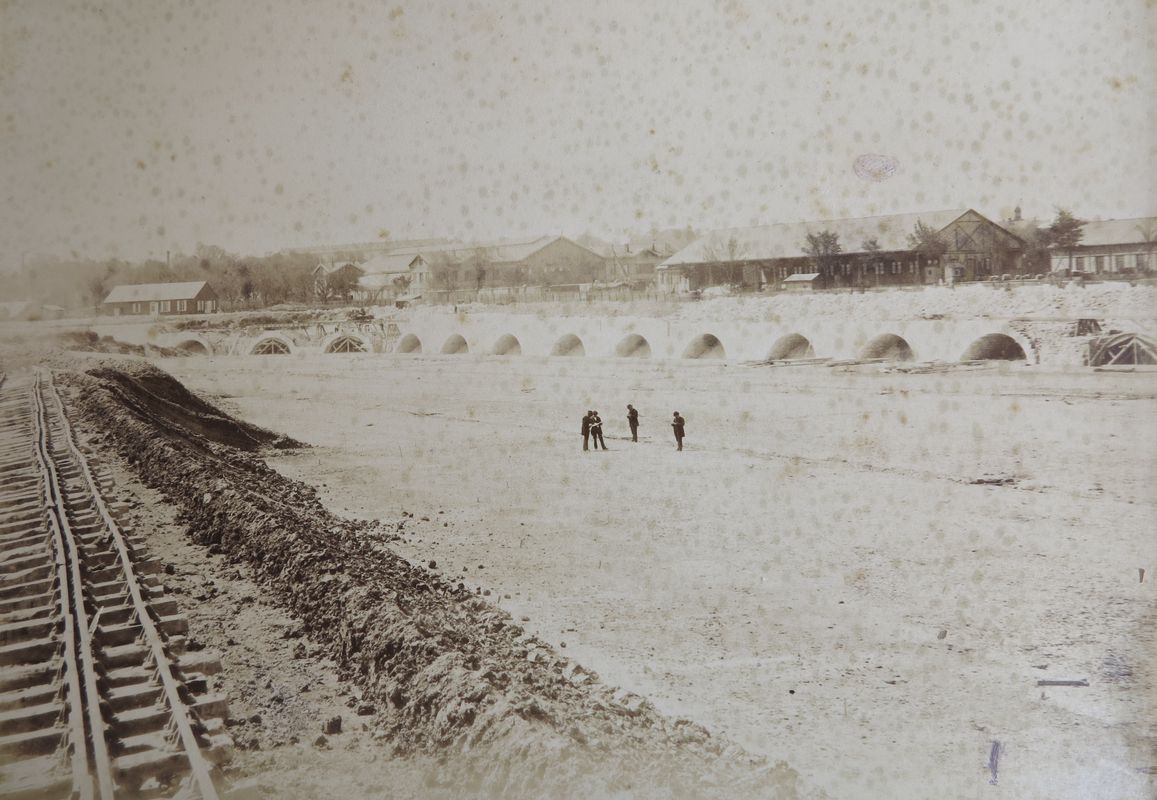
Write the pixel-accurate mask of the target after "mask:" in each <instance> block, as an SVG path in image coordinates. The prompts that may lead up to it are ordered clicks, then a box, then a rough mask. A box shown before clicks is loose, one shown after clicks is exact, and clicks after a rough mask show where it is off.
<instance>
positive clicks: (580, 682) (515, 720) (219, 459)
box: [62, 363, 801, 798]
mask: <svg viewBox="0 0 1157 800" xmlns="http://www.w3.org/2000/svg"><path fill="white" fill-rule="evenodd" d="M62 382H63V383H65V385H66V386H67V387H68V390H69V391H68V396H69V399H70V404H71V405H72V406H73V408H74V409H75V410H77V411H79V412H80V416H82V418H83V422H84V426H85V428H86V429H87V430H88V431H89V432H90V433H91V435H92V437H93V438H94V439H96V440H98V441H99V442H100V443H102V444H103V445H104V446H106V447H111V448H115V450H116V451H117V452H119V453H120V455H121V456H122V457H123V458H124V459H126V460H127V461H128V462H129V463H130V464H131V465H132V466H133V467H134V468H135V470H136V471H137V472H138V474H139V475H140V477H141V479H142V480H143V481H144V482H146V483H148V484H150V485H151V486H153V487H155V488H157V489H159V490H160V491H161V492H163V493H164V495H165V496H166V497H167V498H168V500H169V501H170V502H172V503H174V504H175V505H176V506H177V507H178V508H179V509H180V513H181V516H182V521H183V522H184V523H185V524H186V525H187V526H188V529H189V533H190V535H191V536H192V537H193V538H194V539H195V540H196V541H197V542H199V543H200V544H203V545H205V546H207V547H209V548H211V549H213V550H214V551H217V552H221V553H223V554H225V555H226V557H227V558H229V559H230V560H232V561H234V562H237V563H243V564H245V565H247V566H248V567H249V568H250V569H251V570H252V572H253V574H254V575H255V577H256V578H257V580H258V581H260V582H261V583H262V584H263V585H264V587H265V588H266V590H267V591H268V593H269V595H270V597H271V598H273V599H275V600H276V601H277V602H279V603H280V604H282V605H284V606H285V607H286V608H288V609H289V610H291V611H292V612H293V613H294V614H295V615H297V616H298V617H299V618H300V619H301V620H302V621H303V623H304V625H305V627H306V628H307V630H308V631H309V632H310V634H311V635H312V636H313V637H314V638H316V639H317V640H318V641H320V642H322V643H324V645H325V646H326V647H327V648H328V651H329V655H331V656H332V657H333V658H334V659H335V660H336V661H337V662H338V663H339V664H340V665H341V667H342V669H343V670H344V672H345V674H346V675H347V676H348V677H349V678H350V679H351V680H353V681H355V682H357V683H358V684H359V685H360V686H361V687H362V690H363V692H364V693H365V695H366V696H367V697H369V698H372V699H373V700H374V701H375V703H376V704H377V708H378V720H377V724H378V727H379V730H381V731H383V732H384V734H385V735H386V738H387V740H388V741H389V742H390V743H392V745H393V748H394V749H395V751H397V752H398V753H400V754H405V753H423V754H427V755H430V754H433V755H436V756H438V757H439V758H443V759H444V760H445V770H444V774H443V776H442V778H441V780H442V781H445V782H447V785H454V786H456V787H461V790H462V794H463V795H464V796H466V795H469V796H495V797H499V796H500V797H540V796H552V797H592V796H608V795H614V794H618V793H623V794H624V795H626V796H631V797H640V798H645V797H720V798H722V797H736V796H744V797H747V796H758V797H798V796H801V790H800V788H799V786H798V785H797V779H796V776H795V773H794V772H793V771H792V770H791V769H789V768H788V767H787V766H786V765H783V764H780V765H777V766H771V765H769V764H767V763H764V762H763V761H762V760H760V759H755V758H753V757H751V756H750V755H748V754H747V753H745V752H743V751H742V750H741V749H739V748H738V747H736V746H735V745H733V744H730V743H728V742H727V741H725V740H722V739H719V738H717V737H713V736H711V735H710V733H708V731H706V730H705V729H703V728H702V727H700V726H698V725H696V724H694V723H691V722H688V721H686V720H672V719H669V718H667V717H664V716H663V715H661V714H659V713H658V712H657V711H656V710H655V709H654V708H653V707H652V706H651V705H650V704H649V703H647V702H646V701H645V700H643V699H642V698H639V697H637V696H633V695H629V694H626V693H623V692H621V691H616V690H615V689H614V688H613V687H610V686H607V685H605V684H604V683H602V682H601V681H600V679H599V678H598V676H597V675H595V674H593V673H591V672H589V671H588V670H585V669H583V668H582V667H581V666H580V665H578V664H576V663H574V662H573V661H571V660H569V659H567V658H565V657H563V656H561V655H560V654H559V653H558V652H556V651H555V650H554V649H553V648H552V647H550V646H548V645H546V644H545V643H543V642H541V641H539V640H538V639H536V638H535V637H533V636H530V635H527V634H526V633H525V632H524V631H523V630H522V629H521V628H520V627H519V626H518V625H516V624H515V623H514V622H513V621H512V619H511V618H510V616H509V615H508V614H507V613H506V612H504V611H502V610H500V609H498V608H496V607H494V606H492V605H491V604H489V603H487V602H486V601H484V600H483V599H482V598H480V597H477V596H475V595H474V594H472V593H470V592H469V591H467V590H466V589H465V588H464V586H463V585H462V584H453V583H450V582H448V581H446V580H444V579H442V578H441V577H439V576H438V575H437V574H435V573H434V572H432V571H429V570H426V569H424V568H419V567H415V566H412V565H411V564H409V563H407V562H406V561H405V560H404V559H402V558H401V557H399V556H397V555H396V554H394V553H393V552H392V551H391V550H390V548H389V541H390V538H391V535H390V533H389V532H388V531H386V530H384V529H383V527H382V526H381V525H379V524H377V523H364V522H354V521H350V520H345V519H341V518H339V517H336V516H334V515H332V514H330V513H329V512H328V511H326V509H325V508H324V507H322V505H321V504H320V502H319V501H318V499H317V496H316V494H315V492H314V491H313V490H312V489H311V488H310V487H308V486H305V485H303V484H300V483H297V482H295V481H291V480H289V479H287V478H284V477H282V476H281V475H279V474H277V473H276V472H274V471H273V470H271V469H270V468H268V467H267V466H266V464H265V463H264V461H263V460H262V459H261V457H260V451H259V450H258V449H257V448H259V447H261V446H266V445H272V444H275V443H277V442H278V441H281V443H282V444H289V443H288V442H286V441H284V440H278V439H277V438H276V435H275V434H272V433H270V432H268V431H262V430H261V429H255V428H253V427H252V426H247V425H245V424H244V423H240V422H238V421H237V420H234V419H232V418H230V417H228V416H227V415H225V414H223V413H222V412H220V411H219V410H217V409H215V408H213V407H212V406H211V405H210V404H207V403H205V402H204V401H201V400H200V399H198V398H196V397H194V396H192V395H190V394H189V393H188V392H187V391H186V390H185V389H184V387H183V386H181V385H180V384H179V383H178V382H177V381H175V380H174V379H172V378H171V377H170V376H168V375H167V374H165V373H163V372H160V371H159V370H156V369H155V368H152V367H149V366H145V365H143V364H135V363H133V364H117V365H111V366H110V365H107V364H106V365H102V366H100V367H98V368H95V369H91V370H90V371H89V372H88V373H83V374H82V373H71V374H69V375H68V376H66V377H64V379H63V381H62ZM206 420H211V421H212V422H211V424H208V423H206Z"/></svg>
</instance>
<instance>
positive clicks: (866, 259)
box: [856, 237, 883, 287]
mask: <svg viewBox="0 0 1157 800" xmlns="http://www.w3.org/2000/svg"><path fill="white" fill-rule="evenodd" d="M882 249H883V248H882V247H880V242H879V241H878V240H877V239H876V238H875V237H872V238H871V239H865V240H864V241H862V242H860V252H861V255H860V258H859V261H860V270H859V274H858V275H857V276H856V277H857V279H858V281H859V284H858V285H859V286H861V287H863V278H864V275H865V274H866V273H867V271H868V267H873V268H875V267H876V265H877V262H878V261H879V260H880V251H881V250H882ZM879 274H880V273H879V271H876V283H877V284H879V282H880V279H879Z"/></svg>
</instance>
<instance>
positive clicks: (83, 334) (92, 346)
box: [54, 330, 188, 357]
mask: <svg viewBox="0 0 1157 800" xmlns="http://www.w3.org/2000/svg"><path fill="white" fill-rule="evenodd" d="M54 338H55V340H56V344H57V345H58V346H59V347H60V349H62V350H78V351H81V352H85V353H111V354H118V355H131V356H142V357H143V356H145V355H158V356H165V357H176V356H184V355H188V353H186V352H184V351H183V350H174V349H172V348H169V347H160V346H158V345H148V346H147V347H146V346H144V345H139V344H130V343H128V342H121V341H118V340H117V339H114V338H113V337H112V336H100V335H99V334H97V333H96V331H87V330H86V331H66V332H64V333H59V334H57V335H56V336H55V337H54Z"/></svg>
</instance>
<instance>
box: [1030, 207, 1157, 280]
mask: <svg viewBox="0 0 1157 800" xmlns="http://www.w3.org/2000/svg"><path fill="white" fill-rule="evenodd" d="M1154 249H1157V217H1135V218H1133V219H1106V220H1099V221H1093V222H1086V223H1085V224H1084V225H1082V226H1081V241H1080V243H1079V244H1078V245H1077V246H1076V247H1074V248H1072V253H1070V252H1069V251H1068V250H1067V249H1057V250H1054V251H1053V253H1052V269H1053V271H1054V272H1060V271H1062V270H1069V269H1071V270H1072V271H1073V272H1083V273H1087V274H1092V275H1104V274H1113V273H1117V274H1122V273H1123V274H1131V273H1147V272H1150V271H1152V270H1155V269H1157V260H1155V259H1154V252H1153V251H1154ZM1070 256H1071V258H1070Z"/></svg>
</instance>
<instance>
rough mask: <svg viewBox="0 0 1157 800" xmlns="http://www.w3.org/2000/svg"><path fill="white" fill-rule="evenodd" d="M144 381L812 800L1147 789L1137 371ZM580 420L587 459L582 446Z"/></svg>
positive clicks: (1149, 433) (631, 368) (1146, 511)
mask: <svg viewBox="0 0 1157 800" xmlns="http://www.w3.org/2000/svg"><path fill="white" fill-rule="evenodd" d="M161 366H162V367H164V368H165V369H167V370H169V371H170V372H172V373H173V374H174V375H175V376H177V377H178V378H179V379H181V380H182V381H184V382H185V383H186V385H187V386H188V387H189V388H190V389H192V390H194V391H199V392H202V393H204V394H206V395H208V396H210V397H211V398H213V399H216V400H217V401H218V402H220V403H221V405H222V406H223V407H224V408H226V409H229V410H231V411H233V412H235V413H237V414H239V415H240V416H242V417H243V418H245V419H247V420H249V421H251V422H254V423H256V424H258V425H262V426H267V427H270V428H273V429H276V430H279V431H283V432H285V433H287V434H289V435H291V436H293V437H296V438H298V439H301V440H303V441H307V442H309V443H311V444H313V445H314V446H315V447H314V448H312V449H310V450H306V451H300V452H290V453H287V454H285V455H278V456H274V457H273V458H272V460H271V463H272V465H273V466H274V467H275V468H276V469H278V470H280V471H282V472H284V473H285V474H287V475H289V476H291V477H294V478H298V479H300V480H303V481H306V482H308V483H310V484H312V485H314V486H317V487H318V488H319V489H320V491H321V493H322V497H323V499H324V500H325V502H326V503H327V505H329V506H330V507H331V508H332V509H333V510H335V511H337V512H338V513H343V514H347V515H349V516H355V517H362V518H371V519H373V518H381V519H387V520H393V519H396V518H397V517H398V514H399V512H400V511H410V512H413V513H414V515H415V516H414V519H413V523H412V524H410V525H408V526H407V528H406V539H405V541H404V542H402V543H400V544H398V545H396V547H397V549H398V550H399V551H400V552H401V553H402V554H404V555H405V556H407V557H408V558H410V559H411V560H413V561H415V562H421V563H427V562H428V561H430V560H434V561H436V562H437V566H438V569H439V571H441V572H442V573H443V574H445V575H446V576H447V577H453V578H455V579H456V580H462V581H465V582H466V583H467V585H468V586H470V587H481V588H482V589H485V590H487V591H489V592H490V593H491V594H490V599H491V600H492V601H497V602H499V603H500V605H501V606H502V607H504V608H506V609H508V610H509V611H511V613H513V614H515V616H516V618H518V617H522V616H525V617H527V618H529V621H528V622H525V623H522V624H524V626H525V627H526V628H527V629H528V630H531V631H534V632H535V633H537V634H539V635H540V636H541V637H542V638H544V639H545V640H547V641H550V642H552V643H553V644H555V645H556V646H558V647H565V648H566V650H565V652H566V654H567V655H570V656H572V657H574V658H576V659H577V660H578V661H579V662H580V663H583V664H585V665H587V666H589V667H591V668H593V669H595V670H596V671H597V672H599V673H601V674H602V676H603V677H604V679H605V680H606V681H607V682H609V683H617V684H619V685H622V686H625V687H627V688H629V689H632V690H634V691H637V692H640V693H642V694H644V695H645V696H647V697H649V698H650V699H652V700H653V701H654V702H655V703H656V705H657V706H658V707H659V708H660V709H661V710H663V711H665V712H667V713H669V714H672V715H677V716H686V717H689V718H691V719H693V720H695V721H697V722H700V723H703V724H705V725H707V726H708V727H710V728H711V729H713V730H715V731H717V732H721V733H726V734H728V735H729V736H731V737H732V738H733V739H735V740H736V741H737V742H739V743H740V744H742V745H743V746H745V747H747V748H749V749H750V750H752V751H756V752H759V753H764V754H767V755H769V756H770V757H771V758H772V759H773V760H779V759H782V760H785V761H786V762H788V764H790V766H791V767H792V768H793V769H795V770H797V771H798V772H799V774H800V777H801V783H802V784H804V785H806V786H808V787H811V788H812V789H819V790H822V791H825V792H827V793H828V794H830V796H832V797H842V798H854V797H869V796H871V797H936V796H940V797H993V798H997V797H1005V798H1034V797H1041V798H1044V797H1049V798H1088V797H1114V798H1130V797H1147V796H1149V795H1150V794H1151V792H1152V781H1153V780H1154V777H1153V775H1152V774H1150V773H1151V772H1153V771H1154V770H1153V767H1154V765H1157V756H1155V755H1154V737H1153V734H1152V723H1151V720H1152V714H1153V710H1154V700H1155V697H1157V694H1155V689H1154V687H1155V671H1157V646H1155V643H1154V596H1155V593H1157V592H1155V589H1154V579H1153V572H1154V570H1157V559H1155V558H1154V556H1155V554H1157V548H1155V547H1154V532H1155V531H1157V524H1155V523H1157V508H1155V506H1157V496H1155V495H1154V493H1153V490H1152V485H1153V479H1154V477H1157V469H1155V456H1157V425H1154V421H1155V420H1157V375H1155V374H1153V373H1133V374H1108V373H1093V372H1091V371H1087V370H1072V371H1067V372H1064V371H1047V370H1042V369H1039V368H1031V367H1024V366H1007V367H1003V368H996V367H994V368H992V369H981V370H961V371H955V372H947V373H933V374H922V375H905V374H898V373H887V372H880V371H877V370H875V369H873V370H868V371H860V372H855V371H846V372H839V371H834V370H832V369H830V368H827V367H790V368H753V367H742V366H724V365H719V364H702V363H657V362H636V361H629V362H627V361H614V360H599V359H564V358H557V359H530V358H481V359H479V358H475V357H462V356H440V357H438V356H417V357H415V356H383V355H348V356H347V355H318V356H308V357H297V356H286V357H220V358H206V357H195V358H187V359H174V360H166V361H164V362H162V363H161ZM629 402H630V403H633V404H634V405H635V406H636V407H637V408H638V409H639V411H640V414H641V418H642V427H641V430H640V432H641V441H640V442H639V443H638V444H633V443H631V442H629V441H627V439H626V433H627V431H626V421H625V413H626V408H625V407H626V404H627V403H629ZM589 408H595V409H598V410H599V411H600V413H601V414H602V417H603V419H604V420H605V421H606V430H607V444H608V447H609V448H610V450H609V451H608V452H605V453H604V452H597V453H596V452H587V453H584V452H582V451H581V438H580V435H579V423H580V418H581V416H582V415H583V413H584V412H585V411H586V410H587V409H589ZM674 410H678V411H680V412H681V413H682V414H683V416H684V417H685V418H686V419H687V435H688V438H687V447H686V449H685V450H684V452H682V453H676V452H675V451H674V446H673V440H672V437H671V432H670V427H669V424H668V421H669V419H670V416H671V412H672V411H674ZM423 518H427V519H423ZM1142 570H1144V572H1142ZM1081 680H1087V682H1088V686H1058V685H1041V683H1040V682H1041V681H1046V682H1047V681H1059V682H1064V681H1081ZM994 743H999V749H998V750H997V752H996V753H994Z"/></svg>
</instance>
